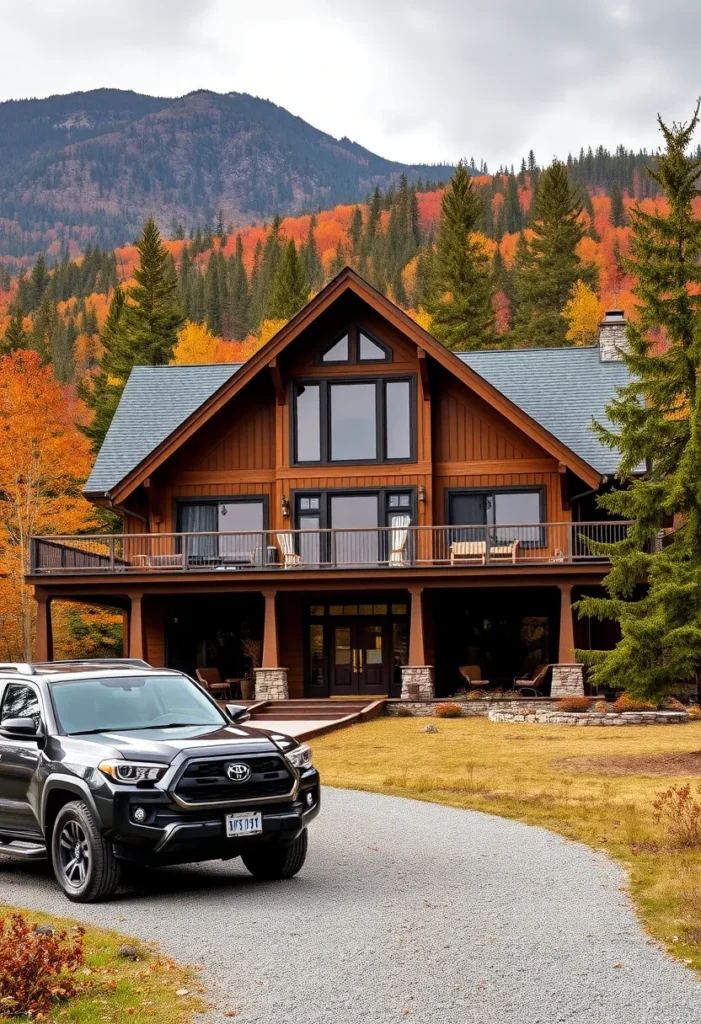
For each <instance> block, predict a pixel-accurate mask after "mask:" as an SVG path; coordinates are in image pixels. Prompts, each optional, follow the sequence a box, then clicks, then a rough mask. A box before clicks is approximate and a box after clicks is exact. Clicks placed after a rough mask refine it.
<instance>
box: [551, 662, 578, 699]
mask: <svg viewBox="0 0 701 1024" xmlns="http://www.w3.org/2000/svg"><path fill="white" fill-rule="evenodd" d="M550 696H551V697H583V696H584V666H583V665H553V675H552V683H551V685H550Z"/></svg>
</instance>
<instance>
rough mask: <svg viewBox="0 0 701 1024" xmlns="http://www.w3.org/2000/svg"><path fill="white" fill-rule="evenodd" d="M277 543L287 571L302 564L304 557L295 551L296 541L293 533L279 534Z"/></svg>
mask: <svg viewBox="0 0 701 1024" xmlns="http://www.w3.org/2000/svg"><path fill="white" fill-rule="evenodd" d="M277 542H278V544H279V545H280V551H281V552H282V557H283V560H284V567H285V569H289V568H291V567H292V566H294V565H301V564H302V556H301V555H298V554H297V552H296V551H295V539H294V535H293V534H291V533H278V535H277Z"/></svg>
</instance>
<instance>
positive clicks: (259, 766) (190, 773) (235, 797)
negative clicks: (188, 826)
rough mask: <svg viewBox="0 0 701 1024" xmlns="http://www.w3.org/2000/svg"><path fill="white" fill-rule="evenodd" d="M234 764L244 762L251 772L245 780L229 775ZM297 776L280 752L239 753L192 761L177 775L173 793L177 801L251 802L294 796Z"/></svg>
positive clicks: (206, 802)
mask: <svg viewBox="0 0 701 1024" xmlns="http://www.w3.org/2000/svg"><path fill="white" fill-rule="evenodd" d="M231 764H245V765H248V767H249V768H250V769H251V774H250V777H249V778H248V779H246V780H245V781H244V782H234V781H232V780H231V779H230V778H229V776H228V775H227V768H228V767H229V765H231ZM294 786H295V778H294V776H293V774H292V772H291V771H290V769H289V768H288V766H287V764H286V762H285V759H284V758H283V757H282V756H281V755H280V754H239V755H238V756H237V755H234V754H232V755H230V756H229V757H222V758H208V759H203V760H201V761H190V762H189V763H188V764H187V765H186V766H185V769H184V771H183V772H182V774H181V775H180V777H179V778H178V780H177V782H176V784H175V789H174V792H173V795H174V797H175V799H176V800H177V801H178V803H181V804H185V805H191V806H196V805H198V804H226V803H249V802H250V801H251V800H265V801H268V800H271V799H274V798H275V797H286V796H292V794H293V792H294Z"/></svg>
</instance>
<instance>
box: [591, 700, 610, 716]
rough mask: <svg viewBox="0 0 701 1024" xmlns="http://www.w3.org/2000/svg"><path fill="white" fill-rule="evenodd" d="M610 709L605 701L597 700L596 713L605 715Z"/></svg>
mask: <svg viewBox="0 0 701 1024" xmlns="http://www.w3.org/2000/svg"><path fill="white" fill-rule="evenodd" d="M608 709H609V706H608V704H607V703H606V701H605V700H597V702H596V704H595V705H594V711H596V712H598V714H600V715H605V714H606V712H607V711H608Z"/></svg>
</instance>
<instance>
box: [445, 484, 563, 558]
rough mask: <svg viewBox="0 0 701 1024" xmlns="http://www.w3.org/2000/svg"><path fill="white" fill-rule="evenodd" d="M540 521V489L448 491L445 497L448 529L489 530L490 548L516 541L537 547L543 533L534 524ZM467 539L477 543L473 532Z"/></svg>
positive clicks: (541, 516)
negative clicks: (470, 527)
mask: <svg viewBox="0 0 701 1024" xmlns="http://www.w3.org/2000/svg"><path fill="white" fill-rule="evenodd" d="M542 521H543V491H542V489H537V490H527V489H518V488H514V489H510V490H506V489H504V490H494V491H481V490H466V491H452V492H450V493H449V495H448V522H449V523H450V525H451V526H485V527H488V526H491V527H493V529H491V530H489V535H490V537H491V543H493V544H495V543H496V544H509V543H511V542H512V541H514V540H518V541H519V542H520V543H521V544H522V545H524V544H525V545H529V546H537V545H541V544H542V543H543V538H542V533H543V531H542V530H540V529H537V528H536V527H535V524H540V523H542ZM530 524H534V526H533V527H531V525H530ZM469 539H478V538H477V532H476V531H475V532H474V538H473V537H472V536H470V538H469Z"/></svg>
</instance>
